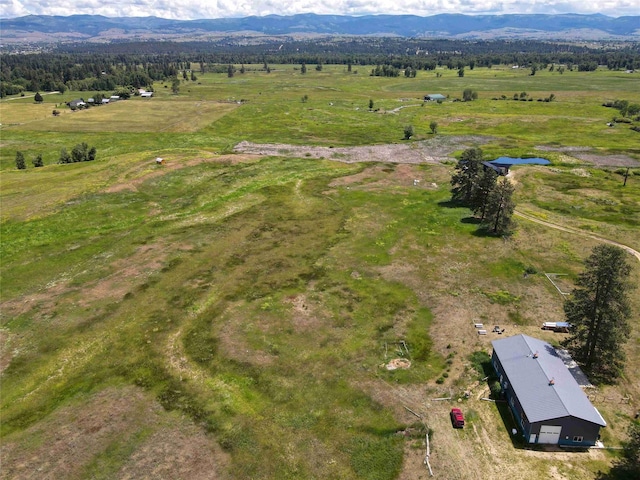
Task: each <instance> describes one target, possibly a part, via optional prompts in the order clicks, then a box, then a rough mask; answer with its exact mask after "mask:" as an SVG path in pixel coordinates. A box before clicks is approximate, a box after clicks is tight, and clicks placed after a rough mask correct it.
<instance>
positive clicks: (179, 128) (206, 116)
mask: <svg viewBox="0 0 640 480" xmlns="http://www.w3.org/2000/svg"><path fill="white" fill-rule="evenodd" d="M236 108H238V105H237V104H234V103H221V102H215V101H194V100H186V99H185V100H174V101H159V100H156V99H153V100H152V101H143V100H139V99H132V100H121V101H118V102H115V103H112V104H111V103H110V104H108V105H102V106H99V107H91V108H89V109H86V110H78V111H75V112H69V113H68V114H65V115H61V116H60V117H51V115H50V114H51V111H50V109H51V106H48V107H47V110H48V111H49V117H50V118H45V119H39V120H32V121H31V122H29V123H26V124H24V125H21V127H20V128H21V130H34V131H47V132H50V131H54V132H77V133H80V132H84V133H89V132H93V133H104V132H114V133H116V132H122V133H133V132H136V133H143V132H172V133H191V132H197V131H198V130H200V129H202V128H203V127H205V126H207V125H209V124H211V123H212V122H215V121H216V120H218V119H220V118H222V117H224V116H225V115H227V114H228V113H230V112H232V111H233V110H235V109H236Z"/></svg>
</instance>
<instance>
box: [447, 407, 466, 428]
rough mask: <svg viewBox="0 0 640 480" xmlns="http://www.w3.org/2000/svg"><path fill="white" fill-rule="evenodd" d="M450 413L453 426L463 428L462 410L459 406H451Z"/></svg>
mask: <svg viewBox="0 0 640 480" xmlns="http://www.w3.org/2000/svg"><path fill="white" fill-rule="evenodd" d="M450 415H451V424H452V425H453V428H464V415H462V410H460V409H459V408H452V409H451V413H450Z"/></svg>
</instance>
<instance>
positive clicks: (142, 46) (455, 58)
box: [0, 37, 640, 97]
mask: <svg viewBox="0 0 640 480" xmlns="http://www.w3.org/2000/svg"><path fill="white" fill-rule="evenodd" d="M238 64H242V65H264V66H268V65H269V64H305V65H312V64H316V65H331V64H333V65H345V66H348V67H349V70H350V69H351V67H352V66H358V65H361V66H364V65H376V69H375V70H374V71H373V72H372V74H373V75H380V76H397V75H400V74H401V71H405V75H407V73H406V71H407V70H408V71H409V72H410V75H409V76H415V72H418V71H420V70H434V69H436V68H442V67H446V68H449V69H457V70H459V71H460V70H461V69H464V68H469V69H470V70H473V69H474V68H475V67H488V68H491V67H492V66H495V65H518V66H526V67H532V66H533V67H535V68H546V67H547V66H548V65H563V66H566V68H567V69H569V70H573V69H577V70H580V71H592V70H595V69H596V68H597V67H598V66H600V65H605V66H606V67H607V68H609V69H612V70H618V69H625V70H634V69H640V48H638V45H627V46H624V47H620V46H617V47H615V48H614V46H611V47H606V46H602V47H601V48H587V47H585V46H582V45H568V44H560V43H552V42H535V41H511V42H510V41H481V42H469V41H459V40H418V39H395V38H366V39H363V38H357V39H343V38H340V39H329V38H326V39H321V40H314V41H300V40H290V41H284V43H283V40H282V39H275V40H273V39H271V40H267V41H264V42H263V43H258V44H250V45H247V44H245V43H244V42H242V40H241V39H238V38H236V37H233V38H227V39H223V40H218V41H216V42H132V43H125V42H122V43H112V44H108V45H99V46H97V45H90V44H76V45H73V46H61V47H59V48H58V49H57V50H55V51H52V52H49V53H41V54H31V55H2V56H0V97H4V96H6V95H15V94H19V93H21V92H23V91H31V92H37V91H46V92H51V91H56V90H57V91H62V92H64V91H65V90H67V89H70V90H79V91H96V90H105V91H108V90H114V89H116V88H117V87H120V86H130V87H133V88H145V87H149V86H151V85H152V84H153V82H154V81H162V80H167V79H169V78H173V77H176V76H177V75H178V74H180V73H181V72H184V71H185V70H191V71H193V70H195V71H198V72H201V73H205V72H213V71H216V72H217V71H219V70H220V68H221V67H220V66H221V65H223V66H225V67H224V68H225V69H226V68H227V67H226V65H238ZM563 68H564V67H563ZM265 69H266V67H265Z"/></svg>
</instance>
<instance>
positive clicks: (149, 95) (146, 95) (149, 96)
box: [140, 92, 153, 98]
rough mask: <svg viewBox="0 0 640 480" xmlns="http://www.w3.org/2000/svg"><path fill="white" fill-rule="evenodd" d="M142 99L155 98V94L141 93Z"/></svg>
mask: <svg viewBox="0 0 640 480" xmlns="http://www.w3.org/2000/svg"><path fill="white" fill-rule="evenodd" d="M140 97H141V98H151V97H153V92H142V93H140Z"/></svg>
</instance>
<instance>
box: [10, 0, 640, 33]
mask: <svg viewBox="0 0 640 480" xmlns="http://www.w3.org/2000/svg"><path fill="white" fill-rule="evenodd" d="M296 13H317V14H332V15H375V14H391V15H406V14H411V15H419V16H429V15H435V14H438V13H464V14H468V15H478V14H509V13H550V14H559V13H580V14H592V13H602V14H604V15H609V16H612V17H620V16H625V15H640V0H126V1H123V0H0V18H14V17H21V16H24V15H63V16H67V15H73V14H90V15H104V16H107V17H148V16H155V17H161V18H170V19H180V20H194V19H202V18H208V19H210V18H228V17H246V16H250V15H257V16H264V15H270V14H275V15H293V14H296ZM0 28H1V26H0Z"/></svg>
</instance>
